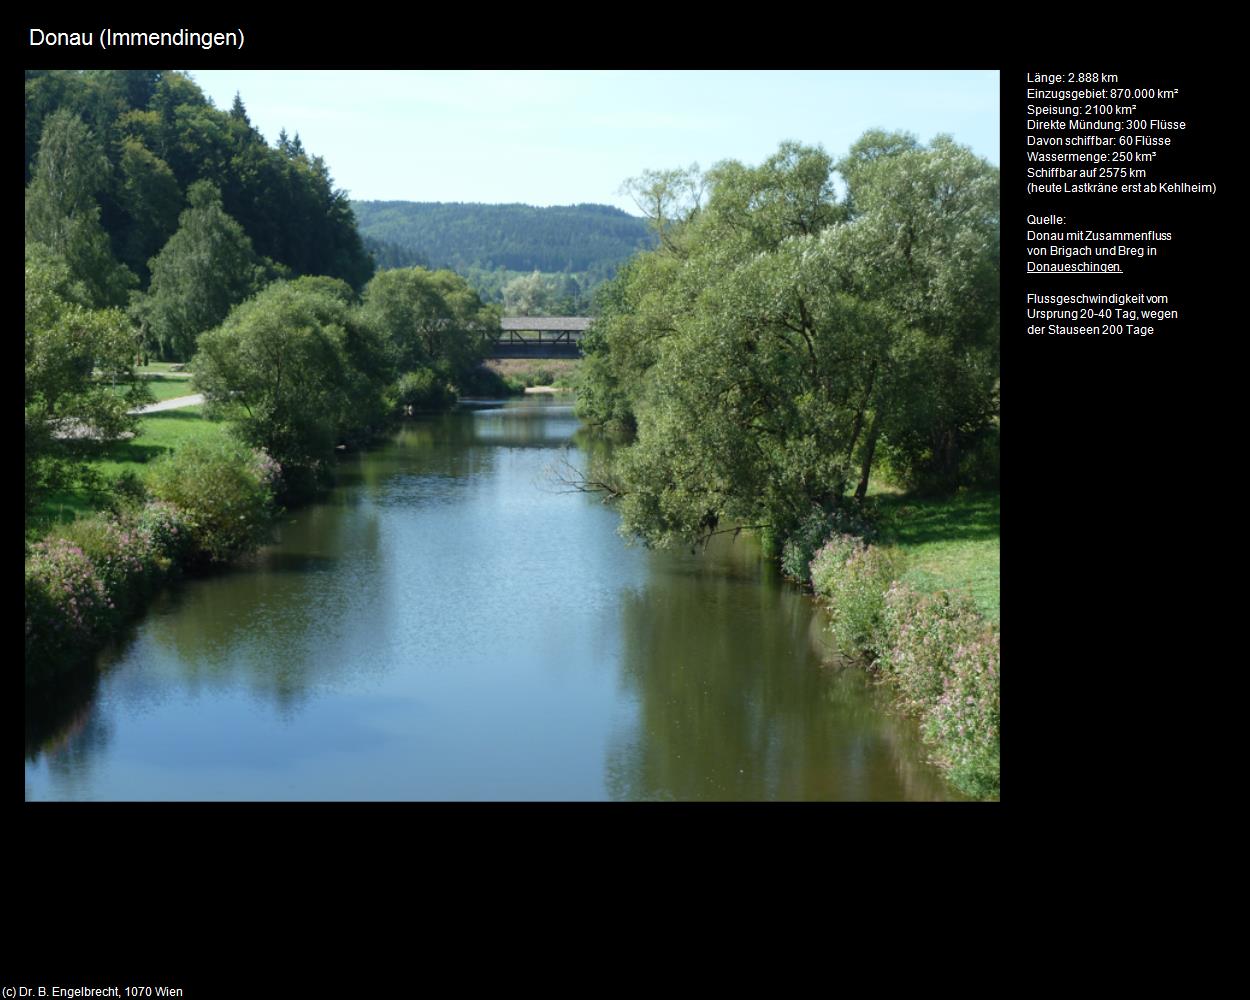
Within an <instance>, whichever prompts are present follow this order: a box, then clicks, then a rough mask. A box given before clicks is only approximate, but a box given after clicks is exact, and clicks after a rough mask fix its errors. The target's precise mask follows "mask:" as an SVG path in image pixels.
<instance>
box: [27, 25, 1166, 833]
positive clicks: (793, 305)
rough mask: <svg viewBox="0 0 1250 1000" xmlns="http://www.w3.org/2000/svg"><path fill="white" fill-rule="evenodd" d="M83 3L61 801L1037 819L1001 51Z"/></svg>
mask: <svg viewBox="0 0 1250 1000" xmlns="http://www.w3.org/2000/svg"><path fill="white" fill-rule="evenodd" d="M60 34H61V35H63V36H65V37H63V38H60V37H58V35H57V33H56V32H54V31H52V30H51V29H48V32H46V33H44V32H41V37H40V39H39V43H38V44H37V45H36V43H35V42H34V41H33V33H32V41H31V42H30V43H29V45H28V46H27V49H26V52H25V58H26V59H27V64H28V65H31V66H38V65H40V60H41V59H42V58H43V56H44V54H47V57H48V61H49V62H50V63H53V64H55V65H57V66H62V65H66V64H67V62H70V63H72V60H73V59H74V58H75V56H76V55H77V54H79V53H82V54H83V65H90V66H93V67H94V68H84V69H77V68H52V69H38V68H34V69H26V71H25V74H24V78H25V79H24V83H25V195H24V222H25V233H24V235H25V244H24V245H25V494H24V495H25V508H24V558H25V590H24V594H25V615H24V618H25V621H24V625H25V670H24V683H25V740H24V750H25V758H24V769H25V771H24V790H25V797H24V801H25V803H26V805H25V806H24V808H25V810H26V811H27V813H28V814H29V813H32V812H38V811H40V810H45V811H46V810H48V809H50V808H51V807H49V806H47V805H43V803H71V802H72V803H86V802H94V803H214V804H223V803H282V804H289V803H318V804H326V803H353V804H355V803H430V804H453V803H457V804H459V803H498V804H502V803H525V804H540V803H690V804H704V803H904V802H906V803H928V804H933V803H949V805H948V806H943V807H941V809H942V811H943V812H944V813H945V814H946V815H950V814H951V813H952V812H954V813H960V814H968V813H970V812H971V813H978V812H981V813H984V812H985V811H986V810H987V809H988V810H989V811H998V810H1000V809H1001V790H1000V776H999V772H1000V768H999V728H1000V726H999V660H1000V655H999V644H1000V585H999V565H1000V546H999V499H1000V464H999V431H1000V427H999V422H1000V421H999V416H1000V414H999V388H1000V323H1001V316H1002V313H1003V295H1002V277H1001V267H1000V257H1001V248H1000V244H1001V234H1000V216H1001V214H1002V212H1001V194H1000V179H999V173H1000V166H1001V164H1000V147H1001V136H1000V111H1001V108H1000V103H1001V101H1000V86H1001V74H1000V71H999V70H998V69H992V68H991V69H986V68H980V69H977V68H970V69H884V68H883V69H768V68H760V69H520V68H518V69H510V68H508V69H505V68H484V69H400V68H375V69H361V68H330V69H301V68H253V67H252V66H251V65H248V64H247V63H246V61H245V60H244V61H242V62H241V63H240V64H239V65H235V64H233V63H232V62H231V60H230V58H229V56H230V51H231V49H230V47H231V45H232V44H235V43H232V41H231V40H230V39H229V38H227V37H226V35H228V34H230V32H228V31H223V32H219V33H217V34H207V33H206V34H205V35H204V37H202V38H201V37H199V36H198V35H197V37H196V38H194V39H192V38H190V35H189V34H188V33H187V32H185V31H184V32H183V35H184V36H185V37H182V36H180V39H181V40H179V39H174V38H173V37H172V36H171V41H170V42H160V43H159V44H158V43H151V45H152V47H151V48H136V47H135V46H137V45H138V44H139V42H140V40H141V39H136V38H134V37H130V38H127V37H124V36H118V37H114V36H111V35H109V36H106V35H104V33H103V32H100V31H97V32H95V36H94V37H92V38H90V40H88V39H87V37H86V36H87V35H90V34H91V32H87V31H85V30H84V31H83V32H82V33H73V34H75V35H77V36H78V37H77V41H75V40H74V39H73V38H71V37H70V33H67V32H61V33H60ZM218 35H221V37H220V38H218ZM102 44H103V45H106V46H107V45H112V46H113V48H111V49H107V52H110V53H111V52H113V51H125V52H127V53H128V54H127V55H126V56H124V57H123V56H118V57H117V61H116V66H120V67H127V68H114V67H113V66H110V65H108V62H107V60H106V59H104V58H103V57H102V52H101V49H100V46H101V45H102ZM180 44H181V45H184V46H192V47H191V48H187V49H186V51H188V52H196V53H198V55H197V56H196V57H195V58H190V57H189V58H188V59H187V61H186V62H185V63H183V65H190V66H192V67H195V68H189V69H172V68H171V69H145V68H130V67H131V66H132V65H134V61H135V60H140V59H150V60H152V61H153V62H158V61H159V62H168V63H170V64H171V65H177V64H178V63H179V56H178V52H177V51H176V50H175V48H174V47H173V46H176V45H180ZM248 44H252V45H259V44H261V43H260V42H259V41H249V43H248ZM162 45H163V46H164V47H161V46H162ZM92 46H94V48H92ZM125 46H129V48H124V47H125ZM218 53H220V56H221V57H220V60H219V61H218V62H217V63H213V62H212V59H211V58H210V56H212V57H216V56H217V55H218ZM88 57H90V58H88ZM128 60H129V61H128ZM987 61H988V62H990V63H991V64H992V59H991V60H987ZM140 65H142V64H141V63H140ZM1047 124H1048V126H1049V123H1047ZM1039 134H1040V132H1039ZM1013 136H1014V133H1013ZM1013 141H1014V138H1013ZM1039 148H1042V147H1039ZM1039 155H1041V154H1039ZM1047 155H1050V154H1047ZM1016 156H1017V154H1016V153H1015V152H1013V154H1012V157H1013V159H1012V162H1013V163H1014V162H1015V159H1016ZM1040 162H1041V161H1039V163H1040ZM1046 167H1047V169H1048V170H1050V171H1051V174H1053V175H1054V177H1058V176H1059V174H1056V173H1055V171H1060V173H1061V172H1062V169H1064V168H1063V167H1062V166H1060V167H1056V166H1054V165H1053V164H1051V163H1050V161H1046ZM1039 169H1040V167H1039ZM1124 169H1128V168H1124ZM1134 169H1136V170H1138V172H1139V173H1140V174H1141V175H1142V176H1145V168H1144V167H1135V168H1134ZM1040 176H1041V175H1040V174H1039V177H1040ZM1132 176H1134V177H1136V176H1137V175H1136V174H1133V175H1132ZM1054 177H1052V176H1051V175H1047V176H1046V177H1045V180H1046V181H1047V182H1048V183H1053V182H1055V181H1054ZM1059 183H1062V181H1059ZM1056 217H1057V216H1056ZM1061 224H1062V223H1061V222H1060V223H1054V222H1053V221H1051V217H1047V226H1046V227H1042V226H1041V225H1040V224H1039V226H1038V228H1039V229H1041V228H1048V229H1049V230H1056V229H1058V228H1059V226H1060V225H1061ZM1017 228H1018V227H1017ZM1012 246H1014V243H1013V244H1012ZM1073 252H1075V251H1073ZM1142 252H1143V253H1145V252H1146V251H1142ZM1039 253H1040V251H1039ZM1013 254H1014V255H1016V256H1020V254H1017V253H1016V252H1015V251H1012V254H1009V256H1011V255H1013ZM1047 259H1049V258H1047ZM1065 260H1066V258H1065ZM1018 263H1019V262H1017V264H1018ZM1036 266H1038V265H1035V267H1036ZM1055 266H1056V267H1058V266H1059V265H1055ZM1064 266H1067V265H1064ZM1116 266H1117V267H1119V265H1118V264H1117V265H1116ZM1022 267H1023V265H1020V266H1018V267H1017V269H1018V270H1021V271H1022ZM1022 273H1023V271H1022ZM1052 280H1053V281H1054V282H1055V283H1056V284H1057V283H1058V282H1060V281H1063V280H1066V279H1063V278H1058V279H1052ZM1048 287H1049V286H1048ZM1013 301H1014V299H1013ZM1013 308H1014V306H1013ZM1012 315H1013V316H1014V315H1015V312H1013V313H1012ZM1039 315H1040V313H1039ZM1040 339H1041V338H1039V340H1040ZM1138 339H1139V340H1140V339H1141V338H1138ZM1069 342H1070V340H1069ZM1046 343H1047V344H1048V346H1050V347H1054V346H1055V341H1053V340H1052V341H1047V342H1046ZM1013 384H1014V383H1013ZM1013 426H1014V425H1013ZM1017 440H1018V439H1017ZM1013 453H1014V454H1019V452H1018V451H1013ZM1015 579H1016V578H1014V577H1013V586H1014V580H1015ZM1011 620H1012V621H1016V619H1011ZM1018 624H1019V623H1018V622H1017V626H1018ZM1017 626H1013V634H1016V628H1017ZM974 803H999V805H995V806H988V807H987V806H984V805H982V806H976V805H974ZM61 808H64V807H61ZM604 808H610V809H611V810H612V811H613V812H615V811H617V809H618V807H617V806H612V807H607V806H605V807H604ZM657 808H662V809H665V810H670V811H673V812H675V811H676V810H673V809H672V807H657ZM699 808H701V809H703V808H706V807H705V806H702V805H700V807H699ZM931 808H933V809H936V808H937V807H935V806H934V807H931ZM620 811H621V812H623V813H628V812H630V810H629V809H623V810H620ZM922 811H924V809H922V808H916V809H915V812H916V813H919V812H922ZM908 812H909V813H910V812H911V810H909V811H908ZM894 815H897V813H895V814H894Z"/></svg>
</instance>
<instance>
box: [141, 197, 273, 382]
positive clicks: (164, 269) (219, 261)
mask: <svg viewBox="0 0 1250 1000" xmlns="http://www.w3.org/2000/svg"><path fill="white" fill-rule="evenodd" d="M187 200H188V202H189V207H188V208H187V209H186V210H185V211H184V212H183V213H182V215H181V216H180V217H179V220H178V231H177V232H175V233H174V235H173V236H171V237H170V238H169V242H167V243H166V244H165V246H164V248H163V249H162V250H161V252H160V253H159V254H157V255H156V256H155V257H154V258H152V261H151V265H150V266H151V269H152V284H151V286H150V288H149V291H148V295H147V297H146V300H145V301H144V302H142V303H141V305H140V306H139V308H138V310H137V312H138V314H139V315H140V316H141V318H142V320H143V322H144V323H145V326H146V330H147V336H148V337H149V338H150V339H151V340H152V342H154V343H155V344H156V345H158V347H159V349H160V351H161V353H162V354H163V356H165V357H168V358H179V359H182V360H186V359H187V358H189V357H190V356H191V355H192V354H193V353H194V352H195V343H196V338H197V337H198V336H199V335H200V334H201V333H202V332H203V331H204V330H207V329H209V328H211V327H214V326H216V325H217V324H218V323H220V322H221V321H222V320H223V319H225V318H226V314H227V313H228V312H229V311H230V307H231V306H233V305H234V304H236V303H238V302H241V301H242V300H243V299H245V298H247V296H249V295H251V294H252V292H254V291H255V290H256V289H257V288H258V287H259V286H260V285H261V283H262V282H263V280H264V277H265V268H264V266H263V263H262V261H261V260H260V259H259V258H258V257H257V255H256V253H255V251H254V250H253V249H252V241H251V240H250V239H248V237H247V234H246V233H244V232H243V228H242V227H241V226H240V225H239V224H238V223H237V222H235V221H234V220H233V219H232V218H230V216H228V215H227V214H226V213H225V210H224V209H223V208H222V205H221V194H220V192H219V191H218V190H217V188H216V187H215V186H214V185H212V184H210V183H209V182H207V181H197V182H196V183H195V184H192V185H191V188H190V190H189V191H188V193H187Z"/></svg>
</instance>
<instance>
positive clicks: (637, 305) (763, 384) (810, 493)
mask: <svg viewBox="0 0 1250 1000" xmlns="http://www.w3.org/2000/svg"><path fill="white" fill-rule="evenodd" d="M832 166H833V164H832V160H831V158H830V157H829V156H828V154H826V153H825V152H824V151H823V150H820V149H813V148H809V147H804V146H800V145H797V144H794V143H785V144H783V145H782V147H781V148H780V149H779V151H778V152H777V154H776V155H774V156H773V157H770V158H769V159H768V160H767V161H765V162H764V163H763V164H761V165H760V166H759V167H755V168H750V167H746V166H743V165H741V164H738V163H734V162H727V163H722V164H718V165H717V166H716V167H715V168H713V169H712V170H710V171H708V172H707V174H706V175H703V176H702V177H699V176H698V175H697V171H695V170H694V169H693V168H692V169H691V170H684V171H662V172H650V173H648V174H646V175H644V177H642V178H640V179H639V180H638V181H637V182H635V184H634V185H633V186H632V189H633V190H634V191H635V192H636V194H637V196H638V197H639V201H640V204H641V205H644V206H645V207H646V210H647V211H648V214H649V215H650V216H651V219H652V223H653V225H654V227H655V228H656V231H657V233H658V234H659V237H660V247H659V248H658V249H656V250H655V251H653V252H650V253H646V254H642V255H640V256H639V257H638V258H635V260H634V261H632V262H631V263H630V265H629V266H628V267H626V268H623V269H622V271H621V273H620V275H619V276H618V278H617V280H616V282H614V283H613V285H612V286H611V287H610V288H609V289H608V290H607V291H605V293H604V295H603V296H602V298H601V302H602V311H601V314H600V317H599V319H598V320H597V322H596V326H595V330H594V332H593V333H592V334H590V335H589V336H588V337H587V338H586V339H585V340H584V342H583V349H584V351H585V353H586V360H585V363H584V367H583V378H582V387H581V392H580V394H579V401H578V410H579V413H581V414H582V415H583V416H584V417H586V418H587V419H588V420H590V421H591V422H594V423H603V424H609V423H617V424H628V423H629V422H630V421H631V420H632V421H633V422H635V423H636V425H637V440H636V442H635V443H634V444H633V445H632V446H631V447H629V448H627V449H625V450H624V451H623V452H622V453H621V455H620V459H619V472H620V478H621V480H622V481H623V482H624V484H625V496H624V497H623V499H622V501H621V512H622V519H623V525H624V529H625V530H626V531H629V532H631V533H634V534H636V535H638V536H640V537H641V538H643V539H644V540H646V541H647V542H649V543H651V544H668V543H669V542H670V541H671V540H673V539H676V538H683V539H690V538H700V537H707V535H708V534H710V533H711V532H713V531H716V530H720V526H722V525H728V526H739V525H746V526H755V527H759V528H761V529H764V530H766V531H768V532H770V533H771V534H772V535H773V536H774V537H777V538H786V537H789V536H791V535H792V534H794V532H795V529H796V528H797V527H798V525H799V524H800V522H801V521H802V520H803V519H804V518H805V517H806V516H807V515H808V512H810V511H811V509H812V508H813V507H819V508H821V509H824V510H832V509H835V508H837V507H839V506H842V501H843V497H844V496H845V495H846V493H847V492H848V491H850V490H851V489H852V486H853V487H854V493H855V495H856V497H857V498H860V499H862V498H864V497H865V496H866V493H867V489H868V483H869V476H870V475H871V471H872V468H873V465H874V462H876V461H877V460H878V458H879V455H878V442H879V441H881V440H889V441H890V442H891V443H892V446H893V447H894V451H895V454H897V455H899V456H900V461H902V462H903V463H904V464H905V465H906V466H907V467H908V468H919V467H920V466H922V465H924V464H925V463H926V462H927V461H928V458H926V456H927V455H929V452H923V453H922V451H923V450H920V451H918V450H917V449H916V448H913V447H911V446H910V445H909V444H908V443H907V442H909V441H919V440H920V439H921V438H924V439H925V440H930V439H934V440H936V438H933V435H937V438H940V439H941V440H942V441H945V442H947V444H949V446H950V447H949V448H948V449H947V451H948V452H949V451H950V450H951V449H954V450H958V448H959V447H960V444H961V441H963V440H964V438H961V437H960V435H961V434H962V433H963V431H960V430H959V428H957V427H955V426H954V424H952V421H955V423H957V424H958V425H959V427H962V428H963V429H964V430H967V431H968V433H972V432H973V425H974V424H976V423H977V420H979V419H980V417H979V416H978V414H980V415H981V416H985V415H988V414H990V413H991V412H992V410H993V407H994V405H995V402H994V399H993V392H992V390H993V384H994V383H993V381H992V380H991V381H990V382H989V383H987V382H986V380H985V377H984V376H985V375H986V374H987V373H990V372H992V371H993V370H994V369H996V365H997V354H996V351H997V347H996V345H997V327H996V325H995V324H996V319H993V318H991V313H992V314H993V317H996V315H997V305H996V299H994V297H993V296H994V295H996V282H997V266H998V264H997V260H998V250H997V172H996V171H995V170H994V169H993V168H992V167H990V166H989V165H988V164H985V163H984V162H983V161H980V160H977V159H976V158H975V157H973V156H972V155H971V154H970V153H968V152H967V151H966V150H963V149H962V148H960V147H957V146H955V144H954V143H952V142H950V141H949V140H947V139H944V138H942V137H939V138H938V139H936V140H934V142H933V144H932V145H931V147H929V148H924V147H920V146H919V144H917V143H916V142H915V140H914V139H911V138H910V137H890V136H883V135H880V134H870V135H869V136H866V137H865V139H864V140H861V142H860V143H859V144H857V145H856V147H853V149H852V153H851V156H849V157H847V158H846V159H845V160H844V161H843V163H842V164H840V167H841V169H842V170H843V173H844V176H845V177H847V180H848V192H849V194H848V203H847V204H838V202H837V200H836V197H835V192H834V188H833V184H832V176H831V171H832ZM991 285H993V286H994V287H993V288H991V287H990V286H991ZM968 296H972V297H973V298H974V299H975V301H973V302H971V303H969V302H967V301H965V299H966V297H968ZM943 447H944V448H945V447H946V445H943ZM946 454H947V452H943V455H946ZM943 461H945V459H943ZM792 555H793V558H792V560H791V562H792V563H794V564H795V565H794V566H793V567H792V569H798V568H799V567H798V559H799V556H800V554H799V553H798V552H794V553H792Z"/></svg>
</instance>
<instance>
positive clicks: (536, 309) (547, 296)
mask: <svg viewBox="0 0 1250 1000" xmlns="http://www.w3.org/2000/svg"><path fill="white" fill-rule="evenodd" d="M555 298H556V289H555V282H554V281H551V280H550V279H548V278H545V277H543V275H542V274H541V273H540V272H538V271H534V273H533V274H522V275H518V276H517V277H515V278H513V279H512V280H511V281H509V282H508V283H507V284H506V285H504V286H503V307H504V312H506V313H507V314H508V315H509V316H550V315H551V309H552V307H553V305H554V302H555Z"/></svg>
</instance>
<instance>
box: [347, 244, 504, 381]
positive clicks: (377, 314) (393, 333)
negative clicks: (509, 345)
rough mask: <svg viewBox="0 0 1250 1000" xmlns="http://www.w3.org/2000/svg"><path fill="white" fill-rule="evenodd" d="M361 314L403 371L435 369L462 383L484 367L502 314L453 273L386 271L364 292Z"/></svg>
mask: <svg viewBox="0 0 1250 1000" xmlns="http://www.w3.org/2000/svg"><path fill="white" fill-rule="evenodd" d="M363 300H364V305H363V307H362V312H363V314H364V317H365V319H366V321H367V322H368V323H369V324H370V325H371V326H373V328H374V329H376V330H377V331H378V333H379V334H380V335H381V336H382V338H383V339H384V340H385V341H386V343H387V344H388V345H389V347H390V351H391V356H392V358H393V361H394V365H395V368H396V370H397V371H399V372H401V373H402V372H412V371H417V370H419V369H422V368H430V369H433V370H435V371H437V372H439V373H441V374H442V375H443V376H444V377H445V378H447V380H449V381H451V382H452V383H454V384H457V385H459V384H460V383H461V381H462V380H464V379H466V378H468V377H469V376H470V374H471V373H472V371H473V370H474V369H475V368H477V366H478V365H480V364H481V362H482V360H483V359H484V358H485V357H486V354H487V352H488V350H489V348H490V344H491V336H492V334H496V333H497V332H498V330H499V311H498V308H497V307H495V306H489V305H486V304H484V303H483V302H482V300H481V298H480V297H479V296H478V294H477V292H475V291H474V290H473V289H472V288H471V287H470V286H469V283H468V282H467V281H465V280H464V278H462V277H460V276H459V275H458V274H455V273H453V272H451V271H427V270H425V269H424V268H420V267H414V268H406V269H402V270H393V271H382V272H381V273H379V274H377V275H375V276H374V278H373V280H372V281H370V282H369V284H368V286H367V287H366V288H365V291H364V295H363Z"/></svg>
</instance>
